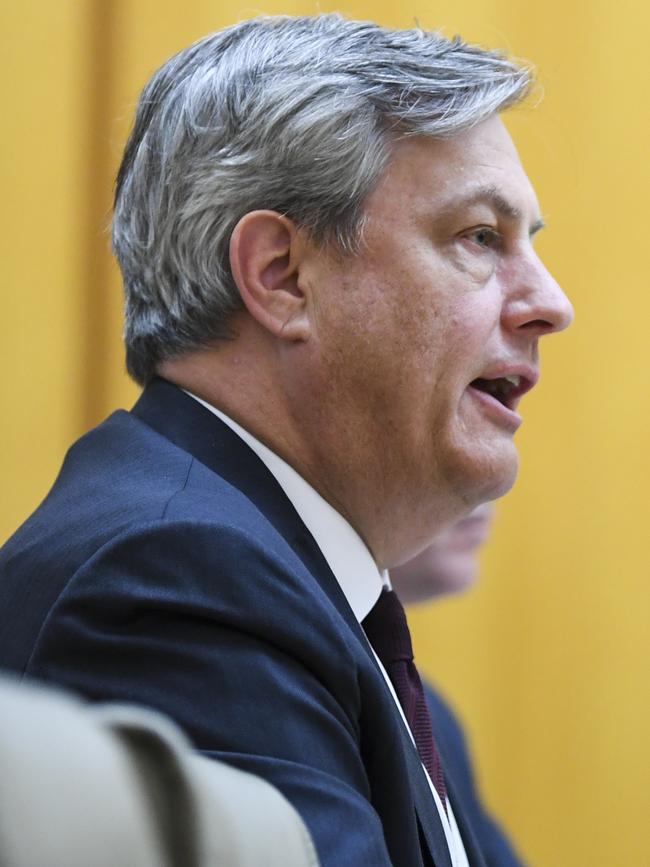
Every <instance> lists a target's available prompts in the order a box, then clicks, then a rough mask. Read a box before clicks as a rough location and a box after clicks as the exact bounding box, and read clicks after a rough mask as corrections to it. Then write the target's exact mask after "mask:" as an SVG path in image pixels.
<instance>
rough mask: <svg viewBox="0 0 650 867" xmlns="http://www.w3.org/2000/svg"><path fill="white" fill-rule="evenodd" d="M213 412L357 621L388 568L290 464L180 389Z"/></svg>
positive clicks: (384, 580) (386, 582) (386, 581)
mask: <svg viewBox="0 0 650 867" xmlns="http://www.w3.org/2000/svg"><path fill="white" fill-rule="evenodd" d="M186 394H188V395H189V396H190V397H193V398H194V399H195V400H197V401H198V402H199V403H200V404H201V405H202V406H204V407H205V408H206V409H208V410H209V411H210V412H212V413H214V415H216V416H218V417H219V418H220V419H221V420H222V421H223V422H224V424H227V425H228V427H229V428H230V429H231V430H233V431H234V432H235V433H236V434H237V435H238V436H240V437H241V439H243V440H244V442H245V443H246V444H247V445H248V446H249V447H250V448H251V449H252V450H253V451H254V452H255V454H256V455H257V456H258V457H259V459H260V460H261V461H262V462H263V463H264V464H265V465H266V467H267V469H268V470H269V472H270V473H271V474H272V475H273V476H274V477H275V480H276V481H277V483H278V484H279V485H280V487H281V488H282V490H283V491H284V493H285V494H286V496H287V497H288V498H289V500H290V501H291V504H292V505H293V507H294V509H295V510H296V512H297V513H298V515H299V516H300V518H301V520H302V522H303V524H304V525H305V526H306V527H307V529H308V530H309V532H310V533H311V534H312V536H313V537H314V539H315V541H316V544H317V545H318V547H319V548H320V550H321V553H322V554H323V556H324V557H325V559H326V560H327V563H328V565H329V567H330V569H331V570H332V572H333V573H334V577H335V578H336V580H337V581H338V583H339V585H340V586H341V590H342V591H343V593H344V595H345V598H346V599H347V601H348V603H349V605H350V608H351V609H352V611H353V612H354V616H355V617H356V619H357V621H358V622H359V623H361V621H362V620H363V619H364V617H365V616H366V615H367V614H368V613H369V612H370V609H371V608H372V607H373V605H374V604H375V602H376V601H377V599H378V598H379V594H380V593H381V591H382V587H384V586H387V587H389V588H390V583H389V579H388V573H387V572H383V573H381V572H380V571H379V569H378V568H377V564H376V563H375V561H374V560H373V558H372V555H371V553H370V551H369V550H368V548H367V547H366V545H365V544H364V542H363V540H362V539H361V537H360V536H359V534H358V533H357V532H356V531H355V530H354V528H353V527H352V526H351V525H350V524H349V523H348V522H347V521H346V520H345V518H344V517H343V516H342V515H341V514H340V513H339V512H337V511H336V509H334V508H332V506H330V504H329V503H328V502H327V501H326V500H324V499H323V497H321V495H320V494H319V493H318V491H316V490H315V489H314V488H312V486H311V485H310V484H309V483H308V482H306V481H305V479H303V477H302V476H301V475H299V474H298V473H297V472H296V471H295V470H294V469H293V467H291V466H289V464H288V463H287V462H286V461H284V460H282V458H281V457H279V456H278V455H276V454H275V452H272V451H271V449H270V448H268V446H265V445H264V443H261V442H260V441H259V440H258V439H256V438H255V437H254V436H253V435H252V434H251V433H249V432H248V431H247V430H245V428H243V427H242V426H241V425H239V424H237V422H236V421H233V420H232V419H231V418H230V417H229V416H227V415H226V414H225V413H224V412H222V411H221V410H219V409H217V408H216V407H214V406H212V405H211V404H209V403H206V401H204V400H202V399H201V398H200V397H197V396H196V395H195V394H192V392H190V391H186Z"/></svg>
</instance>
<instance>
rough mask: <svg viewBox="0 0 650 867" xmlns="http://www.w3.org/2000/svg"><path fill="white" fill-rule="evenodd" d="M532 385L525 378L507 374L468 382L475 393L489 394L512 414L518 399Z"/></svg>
mask: <svg viewBox="0 0 650 867" xmlns="http://www.w3.org/2000/svg"><path fill="white" fill-rule="evenodd" d="M533 385H534V383H533V382H532V381H531V380H529V379H527V378H526V377H525V376H519V375H518V374H509V375H507V376H497V377H495V378H494V379H482V378H481V377H479V378H478V379H475V380H473V381H472V382H470V388H475V389H476V390H477V391H482V392H484V393H485V394H489V395H490V397H493V398H494V399H495V400H498V401H499V403H500V404H502V405H503V406H505V407H506V408H507V409H509V410H511V411H513V412H514V410H515V408H516V406H517V403H518V402H519V398H520V397H521V396H522V394H525V393H526V392H527V391H528V390H529V389H530V388H532V387H533Z"/></svg>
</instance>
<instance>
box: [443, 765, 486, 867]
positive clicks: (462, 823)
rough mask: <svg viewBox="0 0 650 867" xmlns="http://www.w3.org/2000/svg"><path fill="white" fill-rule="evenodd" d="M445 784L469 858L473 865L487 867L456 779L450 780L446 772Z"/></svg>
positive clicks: (472, 866)
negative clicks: (455, 783)
mask: <svg viewBox="0 0 650 867" xmlns="http://www.w3.org/2000/svg"><path fill="white" fill-rule="evenodd" d="M445 784H446V786H447V795H448V797H449V801H450V803H451V806H452V809H453V811H454V816H455V818H456V824H457V825H458V830H459V831H460V837H461V840H462V841H463V846H464V847H465V852H466V854H467V860H468V861H469V863H470V864H471V867H486V863H485V859H484V858H483V854H482V852H481V849H480V847H479V845H478V842H477V840H476V837H475V836H474V831H473V830H472V826H471V825H470V823H469V822H468V820H467V815H466V813H465V810H464V808H463V804H462V801H461V800H460V799H459V798H458V796H457V795H456V790H455V788H454V781H453V780H450V779H449V777H448V776H447V775H446V774H445Z"/></svg>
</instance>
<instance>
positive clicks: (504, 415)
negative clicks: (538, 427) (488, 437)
mask: <svg viewBox="0 0 650 867" xmlns="http://www.w3.org/2000/svg"><path fill="white" fill-rule="evenodd" d="M467 391H468V392H469V393H470V394H471V395H472V397H473V398H474V400H476V401H477V402H478V403H479V405H480V406H481V408H482V409H483V411H484V412H485V414H486V415H487V416H488V417H489V418H490V419H491V420H492V421H494V422H495V423H496V424H498V425H499V426H500V427H504V428H507V429H508V430H509V431H511V432H512V433H515V431H517V430H519V427H520V426H521V423H522V421H523V419H522V417H521V416H520V415H518V414H517V413H516V412H513V410H511V409H508V407H507V406H504V405H503V404H502V403H501V402H500V401H498V400H497V399H496V397H492V395H491V394H488V393H487V392H485V391H479V389H478V388H472V386H471V385H470V386H468V388H467Z"/></svg>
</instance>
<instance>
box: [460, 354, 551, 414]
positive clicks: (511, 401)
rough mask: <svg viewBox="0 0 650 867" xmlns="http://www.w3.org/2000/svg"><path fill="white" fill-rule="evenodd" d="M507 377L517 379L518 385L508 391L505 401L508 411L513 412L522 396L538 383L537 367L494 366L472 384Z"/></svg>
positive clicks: (524, 365)
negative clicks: (478, 380) (477, 381)
mask: <svg viewBox="0 0 650 867" xmlns="http://www.w3.org/2000/svg"><path fill="white" fill-rule="evenodd" d="M507 376H517V377H519V384H518V385H516V386H514V387H513V388H511V389H510V391H509V392H508V395H507V397H506V400H505V403H506V406H507V407H508V409H511V410H514V409H515V408H516V406H517V404H518V403H519V400H520V399H521V398H522V397H523V395H524V394H526V392H528V391H530V390H531V388H534V387H535V385H536V384H537V382H538V381H539V369H538V368H537V367H534V366H532V365H530V364H494V365H491V366H490V367H489V368H487V369H486V370H484V371H483V372H482V373H480V374H479V376H477V377H475V378H474V379H473V380H472V383H473V382H476V380H477V379H488V380H490V379H492V380H493V379H503V378H505V377H507ZM472 383H470V385H471V384H472Z"/></svg>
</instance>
